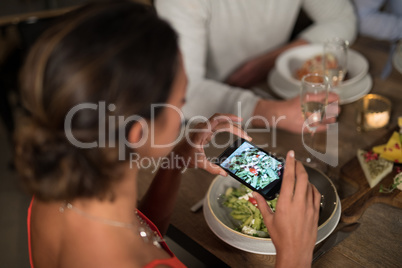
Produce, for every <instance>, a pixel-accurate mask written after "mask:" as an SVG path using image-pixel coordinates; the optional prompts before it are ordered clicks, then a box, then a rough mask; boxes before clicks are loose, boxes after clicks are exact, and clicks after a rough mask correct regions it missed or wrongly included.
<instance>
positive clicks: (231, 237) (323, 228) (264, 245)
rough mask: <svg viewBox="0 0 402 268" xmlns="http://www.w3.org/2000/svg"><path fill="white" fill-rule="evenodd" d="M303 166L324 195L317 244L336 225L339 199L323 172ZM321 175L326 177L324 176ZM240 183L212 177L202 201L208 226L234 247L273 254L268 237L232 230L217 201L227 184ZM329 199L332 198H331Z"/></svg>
mask: <svg viewBox="0 0 402 268" xmlns="http://www.w3.org/2000/svg"><path fill="white" fill-rule="evenodd" d="M306 170H307V172H308V173H309V177H310V181H311V182H312V183H313V184H314V185H315V186H316V187H317V189H318V190H319V191H320V192H321V193H323V195H324V208H323V210H322V211H323V212H322V213H321V214H320V223H319V225H320V226H319V228H318V233H317V241H316V244H318V243H320V242H321V241H323V240H324V239H325V238H327V237H328V236H329V235H330V234H331V233H332V232H333V230H334V229H335V227H336V226H337V224H338V222H339V219H340V216H341V203H340V201H339V197H338V194H337V193H336V189H335V186H334V185H333V184H332V182H331V181H330V180H329V179H328V178H327V177H326V176H324V175H322V173H320V172H319V171H317V170H315V169H312V168H308V167H306ZM323 178H325V179H324V180H323ZM239 185H240V182H238V181H237V180H235V179H233V178H231V177H222V176H217V177H216V178H215V179H214V181H213V182H212V184H211V186H210V188H209V190H208V193H207V196H206V198H205V199H204V205H203V211H204V217H205V220H206V222H207V224H208V226H209V228H210V229H211V230H212V232H213V233H214V234H215V235H216V236H217V237H219V238H220V239H221V240H223V241H224V242H226V243H227V244H229V245H231V246H233V247H235V248H238V249H240V250H244V251H247V252H251V253H256V254H263V255H275V254H276V250H275V246H274V244H273V243H272V240H271V239H269V238H259V237H252V236H248V235H245V234H242V233H240V232H238V231H235V230H234V229H233V228H234V225H233V223H232V220H231V218H230V215H229V213H230V212H229V210H228V209H225V208H224V207H222V205H221V204H220V196H221V194H222V193H224V192H225V191H226V189H227V188H228V187H238V186H239ZM327 199H328V200H327ZM330 199H333V202H331V201H330ZM325 211H327V212H325ZM325 213H327V214H328V215H326V214H325Z"/></svg>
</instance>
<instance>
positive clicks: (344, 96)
mask: <svg viewBox="0 0 402 268" xmlns="http://www.w3.org/2000/svg"><path fill="white" fill-rule="evenodd" d="M268 85H269V86H270V88H271V89H272V91H273V92H274V93H275V94H276V95H278V96H279V97H281V98H284V99H291V98H293V97H296V96H298V95H299V94H300V86H295V85H294V84H292V83H290V82H289V81H288V80H286V79H285V78H283V77H282V76H281V75H280V73H279V72H278V71H277V70H276V69H273V70H272V71H271V72H270V73H269V75H268ZM372 86H373V80H372V78H371V76H370V74H366V75H365V76H364V77H363V78H362V79H361V80H360V81H358V82H356V83H355V84H353V85H343V86H342V87H339V88H338V89H335V90H334V92H336V93H338V94H339V103H340V104H347V103H351V102H354V101H356V100H358V99H360V98H361V97H363V96H365V95H367V94H368V93H369V92H370V90H371V87H372Z"/></svg>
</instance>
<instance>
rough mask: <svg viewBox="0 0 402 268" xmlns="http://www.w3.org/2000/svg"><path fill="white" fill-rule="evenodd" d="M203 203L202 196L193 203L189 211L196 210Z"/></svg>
mask: <svg viewBox="0 0 402 268" xmlns="http://www.w3.org/2000/svg"><path fill="white" fill-rule="evenodd" d="M203 204H204V198H202V199H201V200H199V201H198V202H197V203H195V204H194V205H193V206H192V207H191V208H190V210H191V212H197V211H198V210H199V209H200V208H202V205H203Z"/></svg>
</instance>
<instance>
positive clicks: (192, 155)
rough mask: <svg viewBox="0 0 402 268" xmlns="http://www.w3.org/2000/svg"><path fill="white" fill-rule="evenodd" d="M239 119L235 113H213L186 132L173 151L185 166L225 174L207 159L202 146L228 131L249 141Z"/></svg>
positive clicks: (225, 174)
mask: <svg viewBox="0 0 402 268" xmlns="http://www.w3.org/2000/svg"><path fill="white" fill-rule="evenodd" d="M241 121H242V119H241V118H240V117H237V116H235V115H231V114H215V115H213V116H212V117H211V118H209V119H208V121H206V122H202V123H198V124H197V125H195V126H194V127H192V128H191V133H188V132H186V135H185V137H184V139H183V140H182V141H181V142H180V143H179V145H177V147H176V148H175V149H173V151H174V153H176V154H178V155H179V156H180V157H182V159H183V162H184V163H185V164H186V168H202V169H205V170H206V171H208V172H209V173H212V174H220V175H222V176H227V173H226V171H225V170H223V169H222V168H221V167H219V166H218V165H216V164H213V163H211V162H210V161H209V160H208V159H207V157H206V155H205V151H204V146H205V145H206V144H208V143H209V142H210V141H211V139H212V138H213V137H214V135H215V134H217V133H219V132H230V133H232V134H235V135H237V136H239V137H242V138H244V139H246V140H248V141H251V138H250V137H249V136H248V135H247V133H246V132H245V131H244V130H243V129H241V127H240V125H239V124H238V123H240V122H241Z"/></svg>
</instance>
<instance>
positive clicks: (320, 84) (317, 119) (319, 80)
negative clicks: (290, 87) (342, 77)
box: [300, 73, 330, 163]
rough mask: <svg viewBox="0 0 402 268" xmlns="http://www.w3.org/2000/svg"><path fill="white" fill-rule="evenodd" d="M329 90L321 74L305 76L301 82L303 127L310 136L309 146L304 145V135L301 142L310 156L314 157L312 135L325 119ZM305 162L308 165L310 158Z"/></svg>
mask: <svg viewBox="0 0 402 268" xmlns="http://www.w3.org/2000/svg"><path fill="white" fill-rule="evenodd" d="M329 88H330V82H329V78H328V77H327V76H325V75H323V74H319V73H311V74H307V75H305V76H304V77H303V78H302V80H301V90H300V103H301V110H302V114H303V117H304V120H305V121H304V126H305V127H306V128H307V129H308V132H309V134H310V144H307V143H305V140H304V135H302V141H303V145H304V147H305V148H306V149H307V151H309V152H310V153H311V154H312V155H314V150H315V147H314V133H315V132H316V130H317V127H318V126H319V125H321V124H322V121H323V119H324V117H325V108H326V106H327V104H328V94H329ZM303 129H304V128H303ZM306 162H308V163H310V162H311V158H307V159H306Z"/></svg>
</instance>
